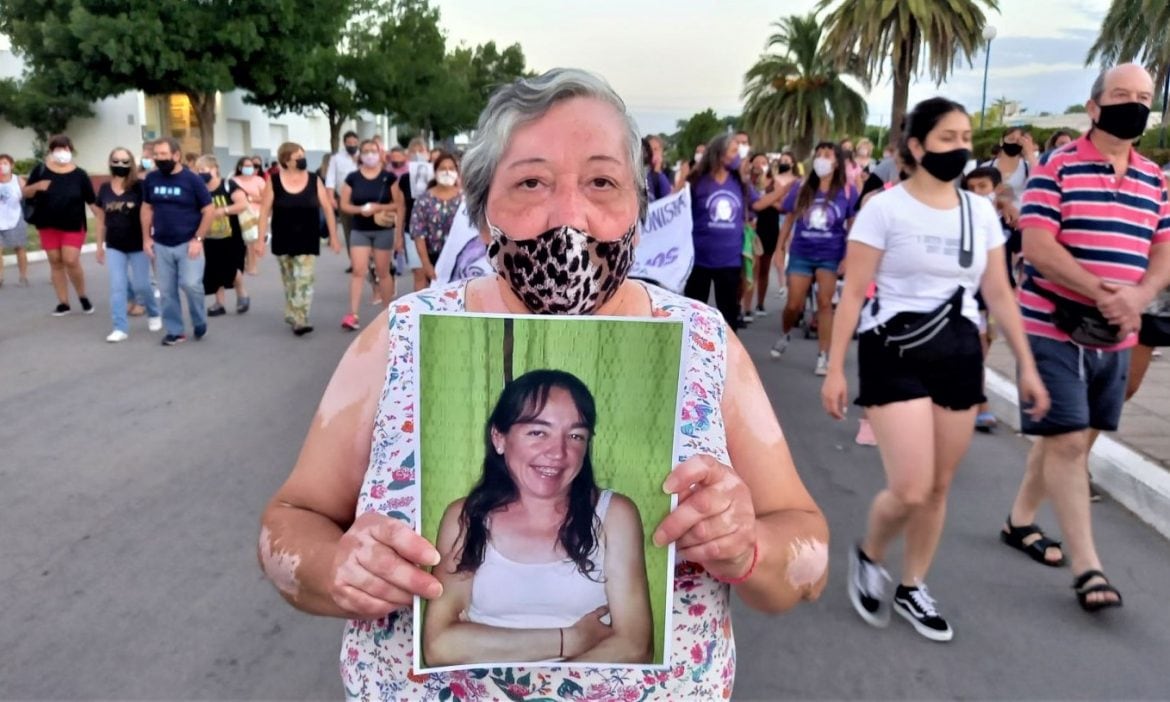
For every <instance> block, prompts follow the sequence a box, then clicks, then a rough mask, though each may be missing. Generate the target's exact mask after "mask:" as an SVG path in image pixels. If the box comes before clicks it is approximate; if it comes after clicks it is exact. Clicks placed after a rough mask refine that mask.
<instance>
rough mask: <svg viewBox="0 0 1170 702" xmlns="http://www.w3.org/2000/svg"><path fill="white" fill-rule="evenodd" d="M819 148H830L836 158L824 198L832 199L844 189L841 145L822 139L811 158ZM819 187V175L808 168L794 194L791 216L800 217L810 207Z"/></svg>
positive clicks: (843, 155)
mask: <svg viewBox="0 0 1170 702" xmlns="http://www.w3.org/2000/svg"><path fill="white" fill-rule="evenodd" d="M821 149H832V150H833V156H835V157H836V159H837V165H836V167H834V168H833V174H832V175H831V176H830V177H831V178H832V180H830V181H829V192H828V193H826V198H827V199H829V200H832V199H833V198H835V197H837V193H839V192H841V191H842V190H844V189H845V154H844V153H843V152H842V151H841V146H840V145H839V144H836V143H834V142H831V141H822V142H820V143H819V144H817V145H816V148H814V149H813V158H814V159H815V158H816V156H817V152H818V151H820V150H821ZM820 187H821V177H820V176H819V175H817V172H816V170H815V169H810V170H809V174H808V176H806V177H805V179H804V182H803V183H801V184H800V192H799V193H798V194H797V196H796V207H794V208H793V210H792V216H793V217H795V218H796V219H800V218H801V217H803V216H804V213H805V212H807V211H808V208H810V207H812V204H813V201H814V200H816V197H817V191H818V190H820Z"/></svg>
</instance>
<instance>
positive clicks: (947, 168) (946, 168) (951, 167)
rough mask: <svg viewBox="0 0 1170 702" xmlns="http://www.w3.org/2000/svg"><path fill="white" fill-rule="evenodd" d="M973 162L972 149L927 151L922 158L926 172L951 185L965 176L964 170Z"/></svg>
mask: <svg viewBox="0 0 1170 702" xmlns="http://www.w3.org/2000/svg"><path fill="white" fill-rule="evenodd" d="M970 160H971V150H970V149H954V150H953V151H927V152H926V155H924V156H923V157H922V161H921V163H922V167H923V168H925V169H926V172H927V173H929V174H931V175H932V176H934V177H935V178H938V179H939V180H941V181H943V182H944V183H949V182H951V181H952V180H954V179H955V178H958V177H959V176H961V175H963V169H964V168H966V167H967V162H968V161H970Z"/></svg>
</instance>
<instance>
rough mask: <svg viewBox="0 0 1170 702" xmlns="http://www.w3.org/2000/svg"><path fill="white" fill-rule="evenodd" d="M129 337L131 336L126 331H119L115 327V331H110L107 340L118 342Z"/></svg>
mask: <svg viewBox="0 0 1170 702" xmlns="http://www.w3.org/2000/svg"><path fill="white" fill-rule="evenodd" d="M129 338H130V335H129V334H127V333H126V332H124V331H118V330H117V329H115V330H114V331H112V332H110V335H109V336H107V337H106V341H108V342H109V343H111V344H116V343H118V342H120V341H125V340H127V339H129Z"/></svg>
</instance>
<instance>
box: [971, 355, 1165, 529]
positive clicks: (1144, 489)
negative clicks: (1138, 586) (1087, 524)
mask: <svg viewBox="0 0 1170 702" xmlns="http://www.w3.org/2000/svg"><path fill="white" fill-rule="evenodd" d="M986 372H987V374H986V385H987V400H988V402H989V403H990V405H991V410H992V412H994V413H995V414H996V416H997V417H999V418H1000V419H1001V420H1002V421H1003V422H1004V423H1005V424H1007V425H1009V426H1010V427H1011V428H1012V429H1014V430H1016V431H1019V430H1020V411H1019V398H1018V396H1017V391H1016V385H1015V383H1013V382H1012V381H1011V380H1009V379H1008V378H1006V377H1005V376H1003V375H1002V374H1000V373H997V372H996V371H994V370H992V369H991V368H987V369H986ZM1020 468H1021V469H1022V468H1023V466H1020ZM1089 468H1090V469H1091V470H1092V471H1093V482H1095V483H1096V484H1097V485H1098V487H1100V488H1101V489H1102V490H1104V491H1105V492H1108V493H1109V495H1110V496H1111V497H1112V498H1113V499H1115V500H1117V501H1118V502H1119V503H1121V504H1122V505H1124V506H1125V507H1126V509H1128V510H1129V511H1131V512H1133V513H1134V514H1136V515H1137V516H1138V517H1139V518H1141V520H1142V521H1144V522H1146V523H1147V524H1149V525H1150V526H1152V527H1153V528H1154V529H1156V530H1157V531H1158V532H1159V533H1160V534H1162V536H1164V537H1166V538H1168V539H1170V471H1167V470H1166V469H1165V468H1163V467H1162V466H1160V465H1158V464H1156V463H1154V462H1153V461H1151V460H1150V459H1148V458H1146V457H1145V456H1143V455H1141V454H1140V453H1138V452H1137V451H1134V450H1133V449H1131V448H1129V447H1128V446H1126V445H1124V444H1122V443H1121V442H1119V441H1117V440H1116V439H1113V438H1111V437H1109V436H1101V437H1100V438H1099V439H1097V443H1096V444H1094V445H1093V452H1092V453H1091V454H1090V455H1089Z"/></svg>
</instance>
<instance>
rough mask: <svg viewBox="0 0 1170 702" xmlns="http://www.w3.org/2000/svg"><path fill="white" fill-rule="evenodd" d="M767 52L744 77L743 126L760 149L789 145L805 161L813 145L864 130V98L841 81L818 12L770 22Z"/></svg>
mask: <svg viewBox="0 0 1170 702" xmlns="http://www.w3.org/2000/svg"><path fill="white" fill-rule="evenodd" d="M773 26H774V27H776V29H777V30H778V31H777V32H776V33H775V34H773V35H772V36H771V37H769V39H768V43H767V45H766V47H765V48H766V49H773V48H774V47H780V48H782V50H783V53H766V54H764V55H762V56H760V59H759V60H758V61H757V62H756V63H755V65H753V66H752V67H751V69H749V70H748V72H747V73H745V74H744V77H743V78H744V88H743V98H744V100H745V105H744V111H743V127H744V129H745V130H747V132H748V133H749V134H750V135H751V137H752V141H753V142H755V143H760V144H775V145H779V144H790V145H791V146H792V148H793V150H794V151H795V152H796V155H797V157H798V158H804V157H805V156H806V155H807V154H808V152H809V150H810V149H811V148H812V145H813V143H814V140H816V139H818V138H827V137H829V136H831V135H833V134H834V133H845V132H857V131H860V130H861V129H862V128H863V127H864V126H865V115H866V105H865V98H864V97H862V96H861V94H859V93H858V92H857V91H856V90H854V89H853V88H850V87H849V86H848V85H847V84H846V83H845V82H844V81H843V80H842V79H841V78H842V76H843V75H846V74H845V73H843V72H838V70H837V69H836V67H835V66H834V63H833V57H832V56H831V55H830V54H828V53H827V52H826V47H825V45H824V43H823V42H822V41H821V26H820V22H818V21H817V16H816V13H810V14H808V15H804V16H801V15H792V16H790V17H786V18H784V19H782V20H780V21H779V22H775V23H773Z"/></svg>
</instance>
